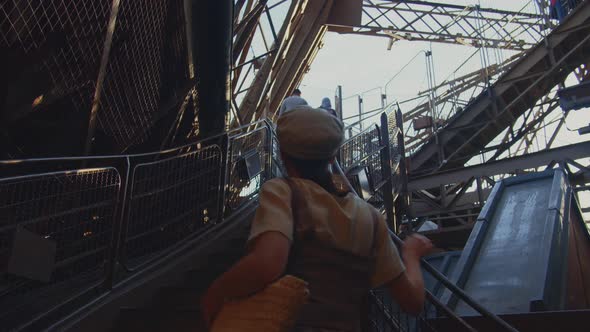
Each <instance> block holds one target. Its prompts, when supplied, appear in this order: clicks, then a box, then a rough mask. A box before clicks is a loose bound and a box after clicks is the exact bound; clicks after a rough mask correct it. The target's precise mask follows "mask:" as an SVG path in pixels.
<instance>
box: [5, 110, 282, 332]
mask: <svg viewBox="0 0 590 332" xmlns="http://www.w3.org/2000/svg"><path fill="white" fill-rule="evenodd" d="M253 128H254V129H253ZM271 132H272V131H271V129H270V124H269V123H267V122H265V121H261V122H257V123H255V124H253V125H251V126H249V127H244V128H239V129H236V130H234V131H231V132H229V133H225V134H223V135H219V136H216V137H213V138H209V139H206V140H204V141H199V142H195V143H192V144H188V145H185V146H182V147H178V148H175V149H171V150H166V151H159V152H157V153H149V154H138V155H122V156H100V157H86V158H84V157H68V158H48V159H29V160H8V161H0V174H1V175H0V325H2V326H3V327H4V326H10V327H11V328H17V327H18V326H19V325H21V324H23V323H25V322H28V321H30V319H31V317H36V316H37V315H39V314H43V313H44V311H47V310H49V309H52V308H54V307H55V306H59V305H60V304H61V303H62V302H64V301H66V300H69V299H71V298H72V297H75V296H78V295H79V294H82V293H85V292H86V293H87V292H88V291H92V292H94V294H100V293H105V292H108V291H109V290H110V289H112V288H113V287H116V285H117V284H118V283H119V282H121V281H122V280H124V279H125V278H128V277H130V276H132V275H133V274H135V273H138V272H139V271H140V270H142V269H143V268H144V267H147V266H149V265H150V264H152V263H153V262H154V261H155V260H157V259H158V258H160V257H162V256H163V255H166V254H167V253H169V252H171V250H174V249H175V248H178V247H179V246H181V245H182V244H183V243H185V242H186V241H187V240H189V239H192V238H194V237H196V236H199V235H201V234H203V233H204V232H205V231H207V230H209V229H211V227H212V226H213V225H216V224H220V223H222V222H223V221H224V220H225V218H224V216H229V215H231V214H232V213H233V212H234V211H237V210H239V209H241V208H242V207H243V206H245V205H247V204H252V203H255V201H256V194H257V193H258V189H259V188H260V186H261V185H262V184H263V183H264V181H266V180H268V179H269V178H270V177H271V176H272V174H273V172H271V167H272V166H271V165H272V158H271V155H272V153H271V151H272V149H273V147H272V144H273V142H274V143H276V140H274V141H273V140H272V139H271V138H272V135H271V134H270V133H271ZM23 248H28V249H30V248H33V249H32V250H24V251H23V250H22V249H23ZM43 251H45V253H43ZM31 255H36V256H31ZM39 255H41V256H39ZM31 260H35V261H42V262H45V263H46V264H45V265H46V266H37V267H34V266H31V265H32V264H28V262H29V261H31ZM41 265H43V264H41Z"/></svg>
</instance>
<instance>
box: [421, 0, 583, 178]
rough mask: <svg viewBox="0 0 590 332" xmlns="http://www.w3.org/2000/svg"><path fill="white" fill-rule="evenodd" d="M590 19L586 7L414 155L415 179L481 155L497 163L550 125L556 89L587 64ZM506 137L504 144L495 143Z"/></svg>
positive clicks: (530, 52)
mask: <svg viewBox="0 0 590 332" xmlns="http://www.w3.org/2000/svg"><path fill="white" fill-rule="evenodd" d="M587 20H590V6H589V5H588V2H584V3H582V5H580V7H579V8H578V10H576V11H575V12H574V13H572V15H571V16H570V18H569V19H568V20H566V21H565V22H564V23H563V24H562V25H561V26H560V27H558V28H557V29H556V30H555V31H554V32H553V33H552V34H551V35H549V36H548V37H547V40H546V42H544V43H546V45H549V47H547V46H545V45H543V44H541V45H538V46H537V47H535V48H534V49H533V50H531V51H529V53H528V54H527V56H526V57H523V58H522V59H520V60H519V61H518V62H517V63H516V64H515V65H514V66H513V67H512V68H511V69H510V71H509V72H508V73H506V74H505V75H503V76H502V77H501V78H500V79H499V80H498V81H497V82H496V83H495V84H493V85H492V86H491V87H490V88H488V89H486V93H483V94H481V95H480V96H478V97H477V99H476V100H474V101H473V102H472V103H470V105H469V106H468V107H467V108H465V110H464V111H463V112H461V113H459V114H457V115H455V116H454V117H452V118H451V119H450V120H449V122H448V123H447V124H446V125H445V126H444V127H443V128H441V129H440V130H439V131H438V133H437V134H438V137H439V141H440V144H436V143H435V142H434V140H433V139H431V140H429V141H428V142H427V143H426V144H424V145H423V146H422V147H421V148H420V149H418V150H417V152H416V153H414V155H413V156H412V169H413V171H414V174H415V175H417V174H418V173H431V172H436V171H439V170H443V169H451V168H455V167H458V166H461V165H464V164H465V163H467V162H469V161H470V160H472V159H473V157H475V156H478V155H482V154H483V155H482V161H483V162H485V161H486V160H488V159H489V160H495V159H497V158H499V157H501V156H503V153H505V152H506V153H508V152H507V151H508V149H509V148H511V147H513V146H514V145H515V144H516V143H518V142H519V141H520V140H521V139H523V138H525V136H526V137H527V139H528V140H529V141H530V140H531V139H532V137H533V136H531V135H534V134H535V132H539V130H540V129H543V128H544V127H543V126H547V125H548V124H547V122H551V121H545V123H544V120H546V118H547V116H548V115H549V114H551V112H553V111H555V110H556V109H557V106H558V104H557V100H556V98H555V95H554V92H555V89H556V87H559V86H562V85H563V84H564V82H565V80H566V78H567V77H568V76H569V75H570V73H573V72H574V71H575V70H576V69H578V68H580V67H581V65H583V64H585V63H587V61H588V60H587V51H588V49H589V48H590V37H589V36H588V33H587V32H588V28H587V27H588V25H587ZM578 71H579V70H578ZM558 126H559V124H558ZM506 130H507V131H508V132H506ZM502 134H504V139H503V140H502V141H501V142H500V143H499V144H497V143H496V142H497V137H498V135H502ZM555 135H556V134H554V135H552V138H551V139H550V140H549V141H548V142H547V143H549V142H552V141H553V140H554V138H553V136H555ZM523 144H526V142H525V143H523ZM549 146H550V144H549ZM517 147H518V145H517ZM520 148H521V149H522V146H521V147H520ZM529 150H530V148H529ZM529 150H526V152H529ZM522 152H524V151H522ZM511 154H512V152H510V155H511ZM427 160H428V161H427ZM441 161H442V162H441Z"/></svg>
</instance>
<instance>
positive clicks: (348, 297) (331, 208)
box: [201, 107, 432, 332]
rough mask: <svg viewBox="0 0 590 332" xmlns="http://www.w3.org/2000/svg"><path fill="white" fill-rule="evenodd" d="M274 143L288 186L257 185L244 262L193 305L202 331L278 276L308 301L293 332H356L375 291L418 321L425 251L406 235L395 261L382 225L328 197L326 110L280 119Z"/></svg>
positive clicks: (333, 136) (343, 196) (330, 143)
mask: <svg viewBox="0 0 590 332" xmlns="http://www.w3.org/2000/svg"><path fill="white" fill-rule="evenodd" d="M277 135H278V139H279V145H280V148H281V154H282V160H283V163H284V166H285V168H286V170H287V173H288V178H286V179H280V178H277V179H272V180H270V181H267V182H266V183H265V184H264V185H263V186H262V188H261V190H260V205H259V207H258V209H257V211H256V215H255V217H254V220H253V221H252V228H251V232H250V237H249V240H248V248H249V251H248V254H247V255H246V256H245V257H243V258H242V259H241V260H240V261H239V262H237V263H236V264H235V265H234V266H233V267H232V268H231V269H230V270H228V271H227V272H226V273H224V274H223V275H222V276H220V277H219V278H218V279H217V280H216V281H215V282H213V284H212V285H211V286H210V288H209V289H208V290H207V292H206V293H205V295H204V297H203V298H202V300H201V305H202V309H203V312H204V317H205V320H206V322H207V323H210V322H211V321H212V319H213V318H214V317H215V315H216V313H217V312H218V311H219V310H220V308H221V307H222V305H223V302H224V299H231V298H240V297H244V296H248V295H250V294H253V293H255V292H257V291H259V290H261V289H263V288H264V287H265V286H267V285H269V284H270V283H272V282H273V281H275V280H276V279H278V278H280V277H281V276H282V275H283V274H284V273H285V272H286V269H288V273H290V274H293V275H296V276H298V277H300V278H302V279H304V280H305V281H307V282H308V283H309V289H310V293H311V295H310V301H309V304H306V305H305V306H304V308H303V310H302V313H301V316H300V319H299V321H298V323H297V328H296V330H297V331H340V332H344V331H346V332H357V331H361V329H362V327H361V325H362V320H363V318H364V317H363V316H364V314H363V311H364V309H365V307H364V305H363V299H364V298H365V296H366V294H367V292H368V291H369V290H370V289H372V288H377V287H386V288H387V289H388V290H389V292H390V293H391V295H392V297H393V298H394V299H395V300H396V301H397V302H398V303H399V305H400V306H401V307H402V309H403V310H405V311H407V312H409V313H419V312H420V311H421V310H422V307H423V304H424V282H423V278H422V273H421V270H420V262H419V260H420V257H422V256H423V255H425V254H426V253H428V252H429V251H430V250H431V248H432V244H431V243H430V241H428V240H427V239H426V238H424V237H422V236H410V237H409V238H407V239H406V241H405V243H404V245H403V248H402V257H401V258H400V255H399V253H398V251H397V249H396V247H395V245H394V244H393V242H392V240H391V238H390V237H389V234H388V228H387V225H386V223H385V219H384V218H383V216H382V215H381V214H380V213H379V212H378V211H377V210H376V209H375V208H373V207H372V206H371V205H369V204H368V203H366V202H365V201H363V200H362V199H360V198H359V197H358V196H356V195H354V194H352V193H341V192H339V191H338V190H337V189H336V188H335V186H334V182H333V181H332V174H331V167H330V165H331V163H332V162H333V160H334V157H335V155H336V153H337V151H338V149H339V147H340V145H341V144H342V142H343V139H344V138H343V137H344V136H343V135H344V128H343V124H342V122H340V120H338V119H337V118H335V117H333V116H332V115H330V114H329V113H327V112H325V111H324V110H321V109H313V108H310V107H299V108H297V109H295V110H293V111H290V112H287V113H285V114H283V116H282V117H281V118H279V120H278V124H277ZM402 258H403V259H402Z"/></svg>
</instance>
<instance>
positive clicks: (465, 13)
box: [347, 0, 547, 50]
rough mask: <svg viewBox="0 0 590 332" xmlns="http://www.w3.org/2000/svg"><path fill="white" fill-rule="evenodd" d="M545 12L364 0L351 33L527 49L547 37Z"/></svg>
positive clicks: (395, 38)
mask: <svg viewBox="0 0 590 332" xmlns="http://www.w3.org/2000/svg"><path fill="white" fill-rule="evenodd" d="M544 28H547V26H546V21H545V18H544V17H543V16H542V15H538V14H533V13H526V12H513V11H506V10H498V9H492V8H481V7H478V6H460V5H451V4H443V3H435V2H427V1H373V0H364V2H363V20H362V23H361V26H358V27H354V29H353V30H352V31H349V32H347V33H353V34H362V35H373V36H380V37H386V38H390V39H391V40H392V42H395V41H397V40H418V41H430V42H439V43H450V44H462V45H468V46H474V47H481V46H484V47H491V48H500V49H511V50H523V49H527V48H529V47H532V46H534V45H535V44H536V43H537V42H538V41H539V40H541V39H542V38H543V29H544Z"/></svg>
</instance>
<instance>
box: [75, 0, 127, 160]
mask: <svg viewBox="0 0 590 332" xmlns="http://www.w3.org/2000/svg"><path fill="white" fill-rule="evenodd" d="M120 4H121V1H120V0H113V3H112V5H111V16H110V18H109V23H108V25H107V31H106V36H105V39H104V45H103V50H102V56H101V59H100V67H99V69H98V77H97V78H96V86H95V88H94V97H93V98H92V108H91V109H90V117H89V119H88V133H87V136H86V144H85V145H84V155H85V156H87V155H89V154H90V153H91V152H92V142H93V140H94V132H95V131H96V122H97V115H98V110H99V108H100V97H101V95H102V89H103V84H104V80H105V77H106V73H107V69H108V65H109V59H110V55H111V48H112V46H113V36H114V35H115V27H116V26H117V17H118V16H119V5H120Z"/></svg>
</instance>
